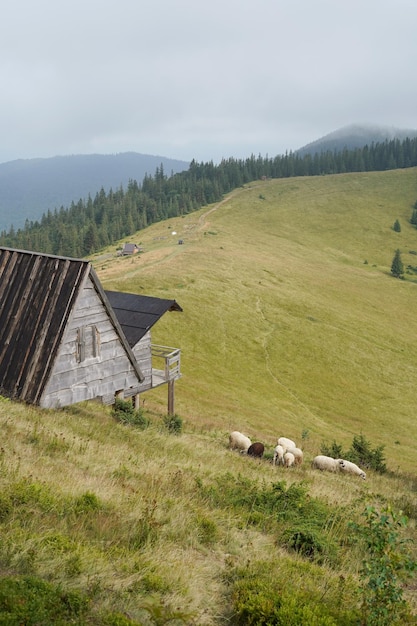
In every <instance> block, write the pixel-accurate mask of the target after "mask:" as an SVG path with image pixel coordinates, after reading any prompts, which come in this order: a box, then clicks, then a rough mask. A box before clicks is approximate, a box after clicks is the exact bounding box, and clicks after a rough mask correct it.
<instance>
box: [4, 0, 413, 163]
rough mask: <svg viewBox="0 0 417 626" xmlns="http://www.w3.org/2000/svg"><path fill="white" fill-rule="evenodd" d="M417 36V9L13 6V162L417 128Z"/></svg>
mask: <svg viewBox="0 0 417 626" xmlns="http://www.w3.org/2000/svg"><path fill="white" fill-rule="evenodd" d="M416 32H417V1H416V0H257V1H249V0H239V1H238V0H208V1H207V0H206V1H204V0H111V1H110V0H37V1H36V2H34V0H13V1H11V0H8V1H6V2H4V3H3V5H2V10H1V19H0V48H1V49H0V77H1V98H0V129H1V135H0V162H5V161H11V160H14V159H18V158H33V157H50V156H55V155H67V154H88V153H100V154H114V153H119V152H126V151H135V152H140V153H144V154H152V155H160V156H165V157H172V158H177V159H184V160H186V161H189V160H191V159H193V158H195V159H197V160H198V161H209V160H213V161H214V162H219V161H220V159H221V158H223V157H225V158H227V157H230V156H232V157H236V158H245V157H249V156H250V155H251V154H252V153H253V154H255V155H258V154H261V155H262V156H265V155H267V154H268V155H269V156H275V155H277V154H283V153H284V152H285V151H286V150H296V149H297V148H300V147H302V146H303V145H305V144H306V143H309V142H311V141H314V140H315V139H318V138H320V137H322V136H323V135H326V134H327V133H329V132H332V131H334V130H336V129H339V128H341V127H343V126H346V125H349V124H353V123H368V124H373V125H384V126H390V127H396V128H407V129H408V128H412V129H416V128H417V80H416V68H417V36H416Z"/></svg>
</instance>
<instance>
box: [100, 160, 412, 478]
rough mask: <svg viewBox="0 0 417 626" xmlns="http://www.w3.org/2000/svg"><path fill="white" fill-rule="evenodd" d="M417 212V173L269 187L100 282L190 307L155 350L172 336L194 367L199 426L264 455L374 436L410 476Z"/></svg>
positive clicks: (204, 214)
mask: <svg viewBox="0 0 417 626" xmlns="http://www.w3.org/2000/svg"><path fill="white" fill-rule="evenodd" d="M416 198H417V177H416V169H415V168H413V169H407V170H394V171H391V172H383V173H380V172H372V173H366V174H362V175H358V174H346V175H335V176H325V177H308V178H296V179H284V180H271V181H265V182H263V183H258V184H254V185H253V186H248V187H246V188H243V189H241V190H237V191H236V192H235V193H234V194H232V196H231V197H230V198H229V199H228V200H227V201H225V202H224V203H222V204H220V206H219V207H218V208H217V209H216V210H212V211H211V212H208V211H207V210H204V209H203V210H201V211H199V212H197V213H192V214H189V215H186V216H183V217H181V218H176V219H172V220H170V221H169V222H168V224H167V223H166V222H162V223H160V224H155V225H153V226H152V227H150V228H149V229H146V230H145V231H141V232H140V241H141V244H142V246H144V248H145V250H146V252H145V253H144V254H143V255H141V256H140V257H139V258H137V259H136V260H135V261H132V260H130V259H129V260H125V259H113V260H110V261H106V262H105V263H104V264H102V262H101V261H99V262H98V266H97V268H98V272H99V275H100V277H101V279H102V281H103V282H104V284H105V285H106V288H109V289H116V290H122V291H133V292H140V293H145V294H149V295H154V296H161V297H172V298H175V299H177V301H178V302H179V303H180V304H181V306H182V307H183V309H184V313H183V314H181V319H178V317H176V318H175V319H174V316H171V317H170V316H167V317H168V320H166V321H163V322H162V325H163V324H167V326H168V328H169V330H170V332H169V333H168V332H167V333H163V334H162V336H161V337H160V338H159V339H158V340H156V343H161V344H162V345H166V342H169V341H172V340H173V339H172V338H170V337H171V333H172V335H173V337H175V338H176V341H175V344H173V345H177V346H180V347H181V348H182V349H183V351H184V356H183V368H184V378H183V379H182V380H181V381H180V383H179V390H178V411H179V412H180V414H181V415H184V417H186V419H188V416H190V418H191V419H192V421H197V422H198V423H200V422H203V423H205V422H206V421H208V422H209V423H212V424H213V425H216V426H217V427H226V428H236V427H238V426H240V427H241V428H242V429H246V430H248V431H250V434H251V435H252V436H253V437H255V438H260V439H262V438H266V437H272V438H273V436H274V433H275V432H276V431H277V430H286V431H288V430H290V431H292V432H293V433H294V436H295V437H296V438H298V439H299V438H300V434H301V432H303V431H306V432H309V433H310V437H311V438H313V439H314V441H315V444H314V446H315V448H316V449H318V447H319V443H320V441H321V440H322V439H323V438H327V439H331V440H333V439H334V438H336V439H340V440H341V441H342V442H344V443H347V442H348V440H349V439H350V438H351V437H352V435H354V434H355V433H359V432H362V433H364V435H365V436H369V437H370V438H371V439H373V440H375V443H378V444H383V445H386V446H387V447H388V449H389V450H390V455H394V458H392V463H393V465H394V466H397V465H399V466H400V467H402V468H403V469H404V470H411V469H412V468H413V467H414V462H415V461H414V459H415V452H416V447H415V445H416V443H415V442H417V424H416V422H415V420H414V388H413V385H412V384H411V381H412V380H413V377H414V374H415V373H416V374H417V362H416V360H415V354H416V349H417V345H415V343H416V337H417V319H416V316H415V310H414V300H415V290H416V284H415V274H414V273H412V274H409V275H407V278H408V280H406V281H400V280H395V279H393V278H392V277H391V275H390V265H391V262H392V259H393V256H394V252H395V250H396V249H397V248H400V249H401V250H402V253H403V262H404V265H405V266H407V265H410V266H412V267H414V266H416V265H417V263H416V262H415V251H417V231H416V229H415V228H414V227H413V226H412V225H411V224H410V223H409V219H410V217H411V213H412V207H413V204H414V202H415V200H416ZM396 219H399V221H400V224H401V226H402V230H401V232H400V233H397V232H395V231H394V230H393V228H392V226H393V224H394V222H395V220H396ZM171 231H175V232H176V233H177V235H176V236H175V237H172V236H171V235H170V232H171ZM177 238H181V239H183V240H184V242H185V245H184V246H178V245H176V244H177ZM167 294H168V296H167ZM159 328H160V327H158V329H157V331H158V332H162V331H161V330H159ZM168 345H170V344H168ZM171 345H172V344H171ZM393 378H394V379H393ZM238 429H239V428H238ZM393 441H399V442H400V444H396V445H395V446H394V447H393V445H392V442H393Z"/></svg>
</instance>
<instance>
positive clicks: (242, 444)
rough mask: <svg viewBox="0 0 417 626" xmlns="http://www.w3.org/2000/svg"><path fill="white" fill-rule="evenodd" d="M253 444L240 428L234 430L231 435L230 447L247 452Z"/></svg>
mask: <svg viewBox="0 0 417 626" xmlns="http://www.w3.org/2000/svg"><path fill="white" fill-rule="evenodd" d="M251 445H252V442H251V440H250V439H249V437H246V435H242V433H240V432H239V431H238V430H234V431H233V432H232V433H230V435H229V448H230V449H231V450H240V451H241V452H247V451H248V448H249V446H251Z"/></svg>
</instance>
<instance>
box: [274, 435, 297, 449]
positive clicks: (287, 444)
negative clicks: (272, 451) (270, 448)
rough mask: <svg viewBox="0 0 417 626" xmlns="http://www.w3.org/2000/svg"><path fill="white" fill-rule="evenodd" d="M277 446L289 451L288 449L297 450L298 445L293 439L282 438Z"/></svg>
mask: <svg viewBox="0 0 417 626" xmlns="http://www.w3.org/2000/svg"><path fill="white" fill-rule="evenodd" d="M277 444H278V445H279V446H282V447H283V448H284V450H287V449H288V448H296V447H297V444H295V443H294V441H293V440H292V439H287V437H280V438H279V439H278V441H277Z"/></svg>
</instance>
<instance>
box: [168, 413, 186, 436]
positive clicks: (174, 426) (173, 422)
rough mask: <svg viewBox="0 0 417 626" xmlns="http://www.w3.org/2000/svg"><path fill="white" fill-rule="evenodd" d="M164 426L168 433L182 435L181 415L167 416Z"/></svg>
mask: <svg viewBox="0 0 417 626" xmlns="http://www.w3.org/2000/svg"><path fill="white" fill-rule="evenodd" d="M164 426H165V428H166V429H167V431H168V432H169V433H171V434H173V435H180V434H181V433H182V426H183V423H182V418H181V417H179V415H177V414H175V415H166V416H165V417H164Z"/></svg>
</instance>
